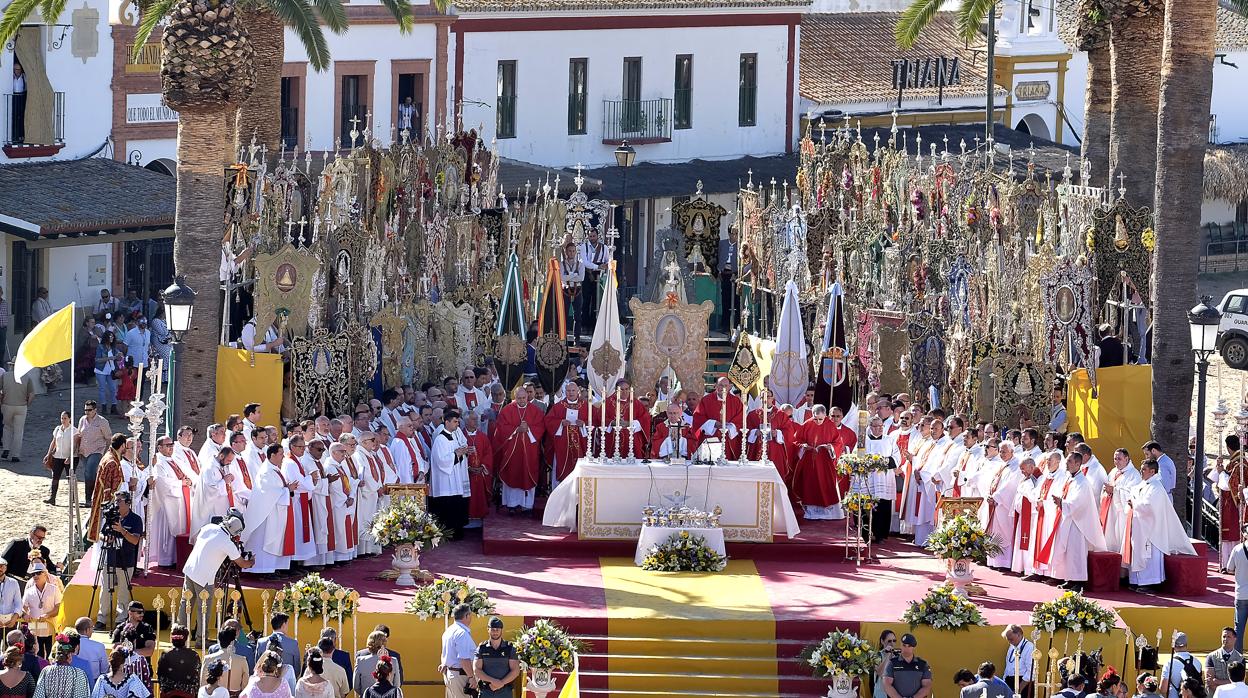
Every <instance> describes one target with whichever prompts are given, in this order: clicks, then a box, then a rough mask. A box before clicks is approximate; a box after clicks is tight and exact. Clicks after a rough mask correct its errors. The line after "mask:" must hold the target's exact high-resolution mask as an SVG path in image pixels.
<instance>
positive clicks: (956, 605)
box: [901, 585, 988, 631]
mask: <svg viewBox="0 0 1248 698" xmlns="http://www.w3.org/2000/svg"><path fill="white" fill-rule="evenodd" d="M901 619H902V620H903V621H905V622H907V623H909V624H910V629H911V630H913V629H914V628H915V627H916V626H919V625H930V626H931V627H933V628H936V629H938V630H953V631H957V630H961V629H962V628H965V627H967V626H971V625H987V624H988V621H987V619H985V618H984V614H983V613H982V612H981V611H980V610H979V606H977V605H975V604H974V603H973V602H971V601H968V600H967V599H966V598H965V597H963V596H961V595H959V594H956V593H954V591H953V590H952V589H950V588H949V587H947V586H943V585H942V586H936V587H932V589H931V591H929V592H927V596H924V597H923V598H922V599H919V600H918V601H911V602H910V607H909V608H907V609H906V612H905V614H904V615H902V617H901Z"/></svg>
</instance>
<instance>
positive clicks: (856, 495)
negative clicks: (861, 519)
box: [841, 492, 875, 514]
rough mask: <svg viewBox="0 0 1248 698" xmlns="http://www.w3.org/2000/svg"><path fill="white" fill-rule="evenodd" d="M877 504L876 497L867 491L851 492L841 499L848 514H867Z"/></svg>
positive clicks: (842, 505)
mask: <svg viewBox="0 0 1248 698" xmlns="http://www.w3.org/2000/svg"><path fill="white" fill-rule="evenodd" d="M873 506H875V497H872V496H871V495H869V494H867V493H866V492H850V493H849V494H848V495H846V496H845V498H844V499H842V500H841V507H842V508H843V509H845V513H847V514H865V513H868V512H870V511H871V507H873Z"/></svg>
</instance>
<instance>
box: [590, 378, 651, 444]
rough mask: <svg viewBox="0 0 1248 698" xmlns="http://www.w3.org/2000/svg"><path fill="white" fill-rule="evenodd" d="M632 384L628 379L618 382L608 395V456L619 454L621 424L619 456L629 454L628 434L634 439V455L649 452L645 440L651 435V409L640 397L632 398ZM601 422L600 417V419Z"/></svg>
mask: <svg viewBox="0 0 1248 698" xmlns="http://www.w3.org/2000/svg"><path fill="white" fill-rule="evenodd" d="M631 388H632V385H631V384H630V383H629V382H628V380H627V379H621V380H619V381H616V384H615V392H614V393H612V394H610V395H608V396H607V419H606V424H607V456H608V457H612V456H616V455H617V453H616V445H615V444H616V434H615V429H616V426H617V425H618V426H619V429H620V432H621V434H620V437H619V444H620V445H619V453H618V456H619V457H620V458H628V456H629V437H630V436H631V438H632V456H633V457H634V458H636V459H637V460H641V459H643V458H645V457H646V454H648V453H649V452H650V451H649V446H648V445H647V441H646V439H647V438H648V437H649V435H650V412H649V411H648V410H647V409H646V406H645V405H644V404H642V402H641V400H637V399H633V400H630V399H629V395H631V394H632V390H631ZM600 421H601V419H600Z"/></svg>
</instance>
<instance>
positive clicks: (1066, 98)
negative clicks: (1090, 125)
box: [1054, 50, 1088, 147]
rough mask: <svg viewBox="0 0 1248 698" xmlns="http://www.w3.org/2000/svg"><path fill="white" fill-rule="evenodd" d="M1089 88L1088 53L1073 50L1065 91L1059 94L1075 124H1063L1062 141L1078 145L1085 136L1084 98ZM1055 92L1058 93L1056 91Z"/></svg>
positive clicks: (1067, 116)
mask: <svg viewBox="0 0 1248 698" xmlns="http://www.w3.org/2000/svg"><path fill="white" fill-rule="evenodd" d="M1087 89H1088V54H1087V53H1085V52H1083V51H1073V50H1072V52H1071V56H1070V60H1069V61H1066V86H1065V91H1064V92H1063V93H1062V94H1061V95H1058V98H1059V99H1061V100H1062V104H1063V105H1064V106H1065V108H1066V118H1067V119H1068V120H1069V121H1070V123H1071V125H1073V126H1074V129H1072V128H1071V127H1070V126H1068V125H1066V124H1065V123H1063V124H1062V128H1063V129H1064V130H1063V131H1062V133H1063V135H1062V143H1065V144H1066V145H1073V146H1076V147H1078V146H1079V143H1080V139H1082V138H1083V129H1084V118H1083V116H1084V115H1083V112H1084V98H1085V97H1086V95H1085V94H1084V93H1085V91H1086V90H1087ZM1054 94H1057V93H1056V92H1054Z"/></svg>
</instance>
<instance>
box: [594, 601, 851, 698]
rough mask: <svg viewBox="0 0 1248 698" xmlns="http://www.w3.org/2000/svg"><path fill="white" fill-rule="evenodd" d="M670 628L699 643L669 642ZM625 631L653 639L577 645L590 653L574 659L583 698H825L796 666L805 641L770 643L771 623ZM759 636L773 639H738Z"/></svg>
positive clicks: (599, 638) (639, 624)
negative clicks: (677, 697) (680, 697)
mask: <svg viewBox="0 0 1248 698" xmlns="http://www.w3.org/2000/svg"><path fill="white" fill-rule="evenodd" d="M674 624H677V625H678V626H684V627H685V628H687V629H689V630H693V631H694V632H697V633H702V634H703V635H701V636H690V635H669V634H668V633H669V632H671V630H672V629H673V628H672V626H673V625H674ZM690 626H696V627H690ZM628 627H629V628H630V629H632V630H634V631H636V630H639V629H641V628H643V627H644V628H653V629H654V633H653V634H652V635H649V636H642V634H641V633H637V632H633V633H631V634H628V635H610V634H608V635H593V636H583V637H582V638H581V639H582V640H583V641H585V642H586V644H587V646H588V647H590V648H591V649H590V650H589V651H588V652H585V653H584V654H582V655H581V672H580V676H581V694H582V695H591V696H659V695H667V696H671V695H685V696H725V697H734V698H753V697H755V696H759V697H761V696H769V697H772V698H775V697H785V696H811V695H822V694H823V693H824V692H825V691H826V690H827V682H826V681H824V680H822V679H814V678H812V677H811V676H810V672H809V671H808V669H807V668H806V665H805V664H804V662H802V661H801V659H799V658H798V654H799V653H800V652H801V650H802V648H803V647H805V646H806V645H807V644H809V640H808V639H806V638H797V637H794V638H776V637H775V636H774V633H775V629H776V624H775V623H774V622H766V623H759V622H755V621H746V622H744V623H742V622H737V621H731V620H681V621H673V620H657V619H656V620H652V621H639V620H632V621H629V622H628ZM820 627H825V628H826V625H824V624H821V625H820ZM764 629H765V630H768V631H770V632H767V633H766V634H768V635H772V636H771V637H761V636H759V637H743V635H745V636H749V635H761V634H762V633H761V632H760V631H762V630H764ZM786 630H788V631H792V627H787V628H786ZM796 634H798V635H803V634H806V633H805V632H803V631H799V632H797V633H796Z"/></svg>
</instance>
